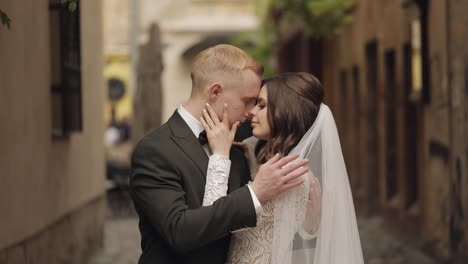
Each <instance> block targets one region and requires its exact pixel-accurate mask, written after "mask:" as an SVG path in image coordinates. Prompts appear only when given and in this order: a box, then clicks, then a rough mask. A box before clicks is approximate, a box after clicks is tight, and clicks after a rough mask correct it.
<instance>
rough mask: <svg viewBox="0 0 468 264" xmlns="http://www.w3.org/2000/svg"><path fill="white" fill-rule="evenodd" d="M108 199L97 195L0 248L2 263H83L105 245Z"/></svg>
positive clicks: (0, 260) (0, 261)
mask: <svg viewBox="0 0 468 264" xmlns="http://www.w3.org/2000/svg"><path fill="white" fill-rule="evenodd" d="M105 206H106V200H105V199H104V198H98V199H96V200H93V201H91V202H90V203H88V204H86V205H84V206H82V207H81V208H80V209H78V210H77V211H74V212H71V213H70V214H68V215H66V216H65V217H63V218H62V219H60V220H58V221H56V222H54V223H51V224H50V226H49V227H47V228H46V229H44V230H42V231H40V232H39V233H37V234H34V235H33V236H31V237H29V238H27V239H25V240H23V241H21V242H20V243H18V244H15V245H13V246H11V247H9V248H6V249H2V250H0V263H2V264H20V263H24V264H36V263H44V264H45V263H47V264H83V263H87V261H88V260H89V257H90V256H92V255H93V254H94V253H95V252H96V250H97V249H98V248H101V247H102V246H103V241H104V237H103V230H104V226H103V225H104V212H105Z"/></svg>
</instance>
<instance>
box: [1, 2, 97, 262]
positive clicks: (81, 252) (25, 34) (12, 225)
mask: <svg viewBox="0 0 468 264" xmlns="http://www.w3.org/2000/svg"><path fill="white" fill-rule="evenodd" d="M57 2H59V1H55V0H50V1H49V0H29V1H9V0H6V1H5V0H0V8H1V9H2V11H4V12H6V13H7V14H8V15H9V16H10V17H11V18H12V24H11V29H10V30H8V29H6V28H5V27H3V26H0V39H1V41H0V58H1V61H2V62H1V63H0V94H1V96H0V120H1V123H2V126H1V129H0V175H1V176H0V178H1V184H0V212H1V213H0V214H1V217H0V218H1V220H0V223H1V225H0V263H39V264H41V263H84V260H85V259H86V258H88V257H89V253H90V252H91V251H92V250H94V249H96V248H97V247H99V245H100V243H101V242H100V241H101V240H102V228H103V226H102V225H103V220H104V219H103V214H104V207H103V202H102V200H103V199H104V196H105V187H104V183H105V168H104V166H105V160H104V157H105V153H104V144H103V135H104V125H103V120H102V116H103V102H104V80H103V52H102V49H103V48H102V47H103V43H102V26H101V25H102V21H101V18H102V14H101V12H102V8H101V1H92V0H81V1H79V2H80V4H79V12H80V14H79V15H80V19H79V20H77V19H76V17H77V15H75V14H76V13H75V14H70V15H64V17H68V18H69V17H72V16H73V17H74V18H73V19H70V20H68V21H69V22H63V21H62V22H61V23H54V22H55V20H54V19H56V18H57V17H58V13H59V11H58V10H59V9H58V8H57V6H54V5H51V4H54V3H57ZM67 12H68V11H67ZM77 12H78V11H77ZM62 14H64V13H62ZM65 14H68V13H65ZM70 21H71V22H70ZM74 21H76V22H74ZM78 22H79V24H77V23H78ZM64 24H66V25H67V26H69V28H67V30H69V29H70V28H73V30H70V31H68V32H74V34H73V35H72V36H71V37H70V36H68V37H69V38H66V37H65V36H62V37H60V36H59V34H58V32H59V26H64ZM70 25H71V26H70ZM77 25H79V28H80V30H79V31H78V30H75V29H76V28H77ZM70 35H71V33H70ZM78 36H79V37H78ZM65 39H66V40H65ZM77 40H79V41H80V43H79V44H80V45H76V43H77ZM64 43H68V44H70V43H72V44H73V45H68V46H67V47H68V48H69V49H68V51H69V52H68V53H66V54H65V55H67V56H62V54H61V50H63V49H65V48H64V46H65V44H64ZM71 46H73V47H77V46H80V50H79V51H78V49H76V48H75V49H73V50H72V49H71V48H70V47H71ZM65 58H67V59H68V60H66V62H67V63H65ZM77 58H79V60H78V59H77ZM62 59H63V60H62ZM77 61H79V63H78V62H77ZM70 62H71V63H70ZM71 66H72V67H71ZM66 67H69V68H66ZM71 68H73V70H75V72H74V75H71V74H68V75H65V74H63V71H62V70H64V69H67V70H69V69H71ZM76 72H79V74H80V75H81V78H80V82H77V81H76V80H77V76H79V75H78V74H76ZM65 76H66V77H65ZM58 77H60V78H58ZM63 80H67V81H69V82H65V81H63ZM77 83H81V85H76V84H77ZM57 87H62V88H57ZM63 87H65V88H63ZM70 87H72V88H76V89H74V90H73V97H72V96H70V97H72V98H77V96H76V95H78V94H79V96H80V97H79V101H78V100H77V101H73V102H74V103H75V104H61V103H57V104H56V102H57V101H56V99H57V97H59V96H61V97H60V98H61V99H63V98H65V95H64V94H65V92H64V91H63V90H65V89H68V88H70ZM70 90H71V89H70ZM58 94H59V95H58ZM70 97H68V98H70ZM62 102H64V101H62ZM79 104H81V107H75V108H73V109H72V108H71V107H68V106H71V105H79ZM70 109H72V110H73V112H72V114H69V113H70V112H66V111H67V110H70ZM56 114H57V115H56ZM55 116H61V117H63V119H62V118H60V119H61V120H64V119H65V117H67V118H68V119H67V120H66V121H69V120H78V119H79V121H80V122H79V123H80V125H82V126H81V127H74V129H73V130H67V133H63V134H57V133H54V132H55V131H56V127H55V126H54V120H55V119H54V117H55ZM63 123H66V122H65V121H64V122H63ZM61 128H62V129H63V131H65V129H64V127H63V126H62V127H61Z"/></svg>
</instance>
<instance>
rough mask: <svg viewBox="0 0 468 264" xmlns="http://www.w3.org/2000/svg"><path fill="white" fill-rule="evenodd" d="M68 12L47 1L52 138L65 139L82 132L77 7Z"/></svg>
mask: <svg viewBox="0 0 468 264" xmlns="http://www.w3.org/2000/svg"><path fill="white" fill-rule="evenodd" d="M76 3H77V8H76V9H75V10H74V11H70V10H69V8H68V7H67V6H66V5H63V4H61V3H60V1H57V0H51V1H50V4H49V10H50V48H51V81H52V83H51V93H52V100H51V103H52V105H51V107H52V137H53V138H66V137H68V136H69V134H70V133H71V132H76V131H82V129H83V121H82V119H83V118H82V102H81V100H82V99H81V45H80V8H79V1H76Z"/></svg>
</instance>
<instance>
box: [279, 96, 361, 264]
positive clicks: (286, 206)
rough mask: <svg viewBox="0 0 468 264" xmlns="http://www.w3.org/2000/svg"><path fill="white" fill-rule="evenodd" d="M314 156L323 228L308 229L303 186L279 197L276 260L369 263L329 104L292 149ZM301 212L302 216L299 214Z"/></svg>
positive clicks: (311, 165) (303, 155)
mask: <svg viewBox="0 0 468 264" xmlns="http://www.w3.org/2000/svg"><path fill="white" fill-rule="evenodd" d="M291 153H299V154H300V157H301V158H307V159H309V168H310V170H311V171H312V172H313V174H314V175H315V176H316V177H317V178H318V180H319V181H320V185H321V189H322V191H321V193H322V198H321V205H322V206H321V212H320V216H319V217H318V219H320V220H319V223H317V224H318V230H315V232H312V234H309V233H308V232H306V231H305V230H304V228H303V226H307V224H309V226H310V224H313V223H304V221H307V220H306V218H305V211H306V206H305V204H304V202H303V199H302V202H301V198H300V197H299V196H300V194H299V191H298V188H295V189H293V190H291V191H288V192H286V193H284V194H283V195H281V196H280V197H278V198H277V200H278V201H276V203H277V207H276V208H275V212H274V229H273V249H272V252H273V255H272V263H273V264H303V263H307V264H309V263H313V264H345V263H346V264H355V263H364V260H363V256H362V249H361V242H360V240H359V232H358V228H357V223H356V214H355V211H354V204H353V198H352V194H351V189H350V185H349V180H348V174H347V172H346V166H345V162H344V159H343V154H342V151H341V146H340V140H339V136H338V131H337V128H336V124H335V120H334V118H333V115H332V113H331V111H330V109H329V108H328V106H326V105H325V104H322V105H321V106H320V111H319V114H318V116H317V119H316V121H315V122H314V124H313V126H312V127H311V128H310V129H309V130H308V131H307V133H306V134H305V135H304V137H303V138H302V139H301V141H300V142H299V144H298V145H297V146H296V147H295V148H294V149H293V150H292V151H291ZM297 215H301V216H303V217H299V219H298V217H297Z"/></svg>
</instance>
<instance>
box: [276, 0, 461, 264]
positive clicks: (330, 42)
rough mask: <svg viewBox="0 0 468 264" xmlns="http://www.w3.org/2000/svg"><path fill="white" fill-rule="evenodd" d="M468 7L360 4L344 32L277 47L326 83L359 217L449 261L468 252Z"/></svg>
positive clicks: (286, 59)
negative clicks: (374, 218) (379, 219)
mask: <svg viewBox="0 0 468 264" xmlns="http://www.w3.org/2000/svg"><path fill="white" fill-rule="evenodd" d="M465 10H468V1H467V0H447V1H435V0H420V1H417V0H414V1H413V0H407V1H385V0H357V1H356V5H355V6H354V8H352V9H351V10H349V12H351V14H352V16H353V20H352V22H351V23H350V24H347V25H345V26H344V27H342V28H341V31H340V33H339V35H338V36H336V37H330V38H326V39H319V40H317V39H315V40H314V39H309V38H307V36H305V34H303V33H301V32H299V33H298V34H296V35H294V36H291V37H290V39H289V40H288V41H286V42H285V43H281V46H280V47H278V48H277V50H278V51H279V52H278V56H277V58H278V63H279V65H278V68H279V70H280V71H307V72H311V73H313V74H315V75H317V76H318V77H320V79H321V80H322V83H323V85H324V88H325V94H326V95H325V97H326V103H327V104H328V105H330V106H331V109H332V111H333V113H334V116H335V119H336V121H337V126H338V129H339V132H340V137H341V143H342V147H343V152H344V156H345V160H346V162H347V168H348V174H349V177H350V181H351V185H352V189H353V195H354V197H355V199H356V208H357V210H358V211H359V213H361V214H366V215H381V216H383V217H384V219H386V221H387V226H388V227H389V228H390V229H391V230H394V231H395V232H396V233H401V234H403V235H405V237H408V236H407V235H409V237H412V238H417V239H413V240H414V241H416V242H415V243H416V244H417V245H418V246H421V247H424V248H426V249H428V251H430V252H431V253H433V254H434V255H437V256H438V257H440V258H441V259H446V260H455V259H457V258H459V259H462V258H463V257H466V252H467V251H468V219H467V218H466V215H467V212H468V141H467V140H466V135H468V129H467V128H468V122H467V121H468V107H467V106H466V101H467V99H468V63H467V61H468V59H467V55H466V54H467V53H468V19H467V16H466V15H465V14H464V12H465ZM317 65H319V66H318V67H317ZM410 240H411V239H409V240H408V241H410Z"/></svg>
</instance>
